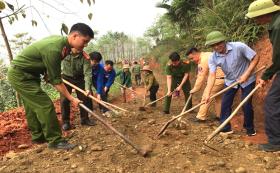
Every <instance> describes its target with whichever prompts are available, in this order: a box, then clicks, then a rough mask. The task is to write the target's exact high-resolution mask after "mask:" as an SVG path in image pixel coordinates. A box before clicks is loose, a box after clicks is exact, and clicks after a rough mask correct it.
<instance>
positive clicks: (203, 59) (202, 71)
mask: <svg viewBox="0 0 280 173" xmlns="http://www.w3.org/2000/svg"><path fill="white" fill-rule="evenodd" d="M186 56H188V57H189V58H190V59H191V60H192V61H194V62H195V63H196V64H197V65H198V67H197V68H198V71H197V76H196V81H195V84H194V87H193V89H192V90H191V91H190V93H191V94H193V93H196V92H198V91H200V90H201V88H202V86H203V84H204V83H205V81H207V77H208V74H209V67H208V59H209V58H210V57H211V56H212V53H211V52H201V51H199V50H198V49H197V48H195V47H192V48H190V49H189V50H188V52H187V53H186ZM223 88H224V73H223V71H222V69H221V68H220V67H218V68H217V71H216V80H215V84H214V86H213V88H212V90H211V94H210V95H213V94H215V93H217V92H219V91H221V90H222V89H223ZM205 91H207V88H205V90H204V92H203V94H205ZM202 97H203V96H202ZM221 101H222V96H218V97H216V98H215V111H216V118H217V119H219V117H220V113H221ZM209 107H210V103H207V104H204V105H202V106H200V108H199V111H198V113H197V116H196V118H195V119H194V120H193V121H195V122H199V123H202V122H205V120H206V118H207V113H208V110H209Z"/></svg>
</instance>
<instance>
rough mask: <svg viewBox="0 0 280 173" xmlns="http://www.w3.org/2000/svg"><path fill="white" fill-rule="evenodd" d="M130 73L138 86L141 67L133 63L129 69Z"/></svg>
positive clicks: (135, 62)
mask: <svg viewBox="0 0 280 173" xmlns="http://www.w3.org/2000/svg"><path fill="white" fill-rule="evenodd" d="M131 72H132V74H133V76H134V79H135V83H136V85H138V86H140V84H141V66H140V65H139V64H138V62H137V61H134V63H133V66H132V68H131Z"/></svg>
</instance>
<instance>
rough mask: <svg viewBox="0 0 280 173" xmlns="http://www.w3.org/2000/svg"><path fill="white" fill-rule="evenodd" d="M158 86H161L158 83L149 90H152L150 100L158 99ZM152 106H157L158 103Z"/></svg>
mask: <svg viewBox="0 0 280 173" xmlns="http://www.w3.org/2000/svg"><path fill="white" fill-rule="evenodd" d="M158 88H159V86H158V85H156V86H152V87H151V88H150V90H149V91H150V100H151V102H152V101H155V100H156V99H157V91H158ZM151 106H152V107H155V106H156V103H153V104H151Z"/></svg>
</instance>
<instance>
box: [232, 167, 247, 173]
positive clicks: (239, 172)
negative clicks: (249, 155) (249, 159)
mask: <svg viewBox="0 0 280 173" xmlns="http://www.w3.org/2000/svg"><path fill="white" fill-rule="evenodd" d="M246 172H247V170H246V169H245V168H243V167H239V168H237V169H236V170H235V173H246Z"/></svg>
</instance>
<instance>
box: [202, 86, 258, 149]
mask: <svg viewBox="0 0 280 173" xmlns="http://www.w3.org/2000/svg"><path fill="white" fill-rule="evenodd" d="M259 88H261V84H258V85H257V86H256V87H255V88H254V89H253V90H252V91H251V92H250V93H249V94H248V96H247V97H245V98H244V99H243V101H242V102H241V103H240V104H239V105H238V106H237V107H236V108H235V110H234V111H233V112H232V113H231V114H230V116H229V117H228V118H227V119H226V120H225V121H224V122H223V123H222V124H221V125H220V126H219V127H218V128H217V129H216V130H215V131H214V132H212V133H211V134H210V135H209V136H208V137H207V139H206V140H205V141H204V145H205V146H207V147H209V148H211V149H213V148H214V147H211V146H209V144H208V142H210V140H211V139H213V138H214V137H215V136H216V135H217V134H218V133H219V132H220V131H221V130H222V129H223V128H224V127H225V126H226V125H227V124H228V123H229V122H230V120H231V119H232V118H233V117H234V116H235V115H236V114H237V112H238V111H239V109H240V108H241V107H242V106H243V105H244V104H245V103H246V102H247V101H248V100H249V99H250V98H251V97H252V95H253V94H254V93H255V92H256V91H257V90H258V89H259ZM214 150H216V149H214Z"/></svg>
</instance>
